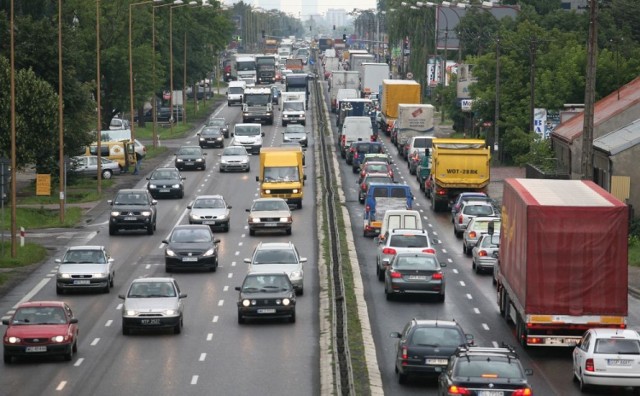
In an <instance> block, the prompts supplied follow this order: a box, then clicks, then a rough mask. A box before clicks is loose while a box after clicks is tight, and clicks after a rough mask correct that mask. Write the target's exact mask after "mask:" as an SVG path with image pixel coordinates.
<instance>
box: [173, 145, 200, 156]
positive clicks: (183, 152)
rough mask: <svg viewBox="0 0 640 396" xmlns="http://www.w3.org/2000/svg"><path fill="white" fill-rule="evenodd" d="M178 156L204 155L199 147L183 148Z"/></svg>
mask: <svg viewBox="0 0 640 396" xmlns="http://www.w3.org/2000/svg"><path fill="white" fill-rule="evenodd" d="M178 155H202V150H200V148H199V147H182V148H180V150H178Z"/></svg>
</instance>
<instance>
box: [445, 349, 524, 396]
mask: <svg viewBox="0 0 640 396" xmlns="http://www.w3.org/2000/svg"><path fill="white" fill-rule="evenodd" d="M531 374H532V371H531V370H529V369H527V370H525V369H523V368H522V364H521V363H520V359H519V358H518V355H517V354H516V353H515V351H514V350H513V348H511V347H502V348H483V347H475V346H472V347H467V348H458V350H457V351H456V352H455V353H454V354H453V356H451V357H450V358H449V364H448V365H447V367H446V369H445V370H444V371H443V373H442V374H440V377H439V378H438V393H439V394H441V395H451V394H459V395H501V396H529V395H533V391H532V390H531V387H530V386H529V382H528V381H527V376H528V375H531Z"/></svg>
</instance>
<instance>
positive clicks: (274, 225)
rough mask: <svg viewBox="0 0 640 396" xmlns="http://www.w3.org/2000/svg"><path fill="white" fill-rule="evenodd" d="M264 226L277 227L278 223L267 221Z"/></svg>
mask: <svg viewBox="0 0 640 396" xmlns="http://www.w3.org/2000/svg"><path fill="white" fill-rule="evenodd" d="M264 226H265V227H277V226H278V223H265V224H264Z"/></svg>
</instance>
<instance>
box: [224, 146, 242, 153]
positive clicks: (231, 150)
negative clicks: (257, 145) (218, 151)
mask: <svg viewBox="0 0 640 396" xmlns="http://www.w3.org/2000/svg"><path fill="white" fill-rule="evenodd" d="M222 155H247V150H246V149H245V148H244V147H242V146H229V147H227V148H225V149H224V150H223V151H222Z"/></svg>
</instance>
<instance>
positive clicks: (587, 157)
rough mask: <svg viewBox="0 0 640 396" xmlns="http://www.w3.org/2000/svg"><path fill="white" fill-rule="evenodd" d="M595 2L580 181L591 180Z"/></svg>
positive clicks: (591, 6)
mask: <svg viewBox="0 0 640 396" xmlns="http://www.w3.org/2000/svg"><path fill="white" fill-rule="evenodd" d="M597 5H598V2H597V1H596V0H589V42H588V43H587V73H586V82H585V88H584V126H583V132H582V179H584V180H593V128H594V127H593V119H594V110H595V109H594V108H595V96H596V94H595V86H596V64H597V55H598V54H597V52H598V47H597V41H598V30H597V29H598V17H597V8H596V7H597Z"/></svg>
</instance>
